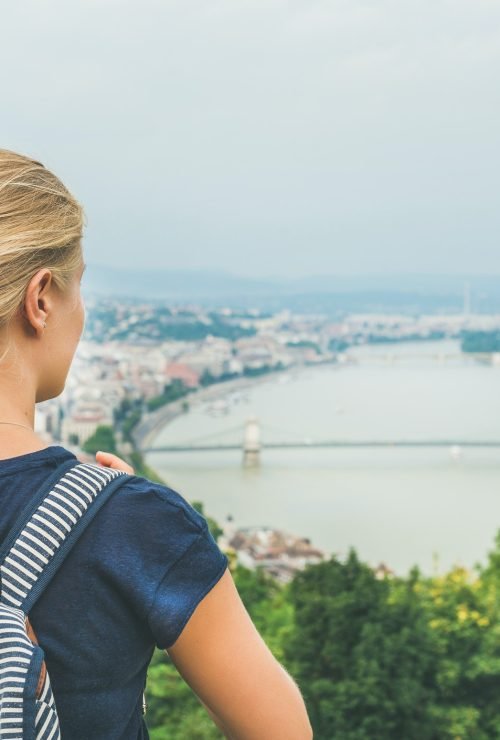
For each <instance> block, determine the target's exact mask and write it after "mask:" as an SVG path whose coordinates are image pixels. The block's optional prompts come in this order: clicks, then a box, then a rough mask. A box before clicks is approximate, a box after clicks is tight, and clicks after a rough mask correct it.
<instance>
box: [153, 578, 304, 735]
mask: <svg viewBox="0 0 500 740" xmlns="http://www.w3.org/2000/svg"><path fill="white" fill-rule="evenodd" d="M167 652H168V654H169V655H170V657H171V658H172V660H173V662H174V663H175V665H176V667H177V669H178V670H179V672H180V674H181V675H182V676H183V678H184V679H185V681H186V682H187V683H188V684H189V685H190V687H191V688H192V689H193V691H194V692H195V693H196V694H197V696H198V697H199V698H200V700H201V701H202V702H203V703H204V704H205V705H206V707H207V708H208V709H209V710H210V712H211V713H212V714H213V715H215V716H216V717H217V718H218V719H219V720H220V722H221V725H222V726H224V728H226V729H227V731H228V733H229V735H230V736H231V737H232V738H234V739H235V740H260V738H262V739H264V738H266V740H268V739H271V738H272V739H273V740H281V739H282V738H283V740H285V738H286V739H287V740H308V739H309V738H311V737H312V731H311V727H310V724H309V719H308V716H307V712H306V709H305V706H304V702H303V699H302V696H301V694H300V691H299V689H298V687H297V685H296V684H295V682H294V681H293V679H292V678H291V676H290V675H289V674H288V673H287V672H286V670H285V669H284V668H283V666H282V665H281V664H280V663H279V662H278V661H277V660H276V659H275V658H274V656H273V654H272V653H271V651H270V650H269V648H268V647H267V645H266V643H265V642H264V640H263V638H262V637H261V635H260V633H259V632H258V630H257V628H256V627H255V625H254V624H253V622H252V620H251V618H250V615H249V614H248V612H247V610H246V609H245V606H244V604H243V602H242V601H241V598H240V596H239V594H238V590H237V588H236V585H235V583H234V580H233V577H232V575H231V572H230V570H229V569H228V568H226V570H225V572H224V573H223V575H222V576H221V578H220V579H219V580H218V581H217V583H216V584H215V586H214V587H213V588H212V589H211V590H210V591H209V592H208V593H207V595H206V596H205V597H204V598H203V599H202V600H201V601H200V602H199V604H198V605H197V607H196V609H195V610H194V612H193V614H192V616H191V617H190V619H189V620H188V622H187V624H186V625H185V627H184V629H183V631H182V632H181V634H180V636H179V637H178V638H177V640H176V642H175V643H174V644H173V645H172V646H171V647H170V648H169V649H168V651H167Z"/></svg>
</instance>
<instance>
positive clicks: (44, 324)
mask: <svg viewBox="0 0 500 740" xmlns="http://www.w3.org/2000/svg"><path fill="white" fill-rule="evenodd" d="M46 326H47V324H46V323H45V321H44V322H43V328H44V329H45V327H46Z"/></svg>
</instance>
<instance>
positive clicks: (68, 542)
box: [0, 461, 131, 614]
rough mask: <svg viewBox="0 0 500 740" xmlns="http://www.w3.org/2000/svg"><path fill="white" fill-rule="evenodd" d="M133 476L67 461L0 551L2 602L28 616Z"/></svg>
mask: <svg viewBox="0 0 500 740" xmlns="http://www.w3.org/2000/svg"><path fill="white" fill-rule="evenodd" d="M130 477H131V476H130V475H129V474H128V473H125V472H123V471H121V470H112V469H110V468H102V467H100V466H98V465H93V464H90V463H76V464H75V462H74V461H70V462H69V463H68V462H65V463H63V465H62V466H60V468H58V469H57V470H56V471H55V472H54V474H53V475H52V476H51V477H50V478H49V480H48V481H46V483H45V485H44V486H42V488H41V489H40V490H39V491H38V493H37V495H36V496H35V497H34V499H33V500H32V501H31V502H30V505H29V506H28V507H27V509H25V510H24V511H23V513H22V514H21V516H20V517H19V519H18V520H17V522H16V523H15V525H14V527H13V528H12V530H11V533H10V535H9V536H8V537H7V539H6V541H5V543H4V545H3V547H2V549H1V551H0V563H1V565H0V579H1V584H0V587H1V592H0V603H4V604H7V605H9V606H14V607H16V608H18V609H22V611H23V612H24V613H25V614H28V613H29V612H30V610H31V608H32V607H33V605H34V604H35V602H36V600H37V599H38V598H39V596H40V595H41V594H42V592H43V590H44V589H45V587H46V586H47V585H48V583H49V581H50V580H51V578H52V577H53V576H54V575H55V573H56V571H57V569H58V568H59V567H60V565H61V564H62V562H63V560H64V558H65V556H66V554H67V553H68V551H69V550H70V548H71V547H72V546H73V545H74V543H75V542H76V541H77V540H78V538H79V537H80V535H81V534H82V533H83V531H84V529H85V528H86V527H87V526H88V525H89V524H90V521H91V520H92V519H93V518H94V516H95V515H96V514H97V512H98V511H99V509H100V508H101V507H102V506H103V504H104V503H106V501H107V500H108V498H109V497H110V496H111V495H112V494H113V493H114V491H115V490H116V488H118V487H119V486H121V485H122V484H123V483H124V482H125V480H127V479H128V478H130Z"/></svg>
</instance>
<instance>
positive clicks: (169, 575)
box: [149, 524, 228, 648]
mask: <svg viewBox="0 0 500 740" xmlns="http://www.w3.org/2000/svg"><path fill="white" fill-rule="evenodd" d="M227 565H228V558H227V556H226V555H225V554H224V553H223V552H222V551H221V550H220V549H219V547H218V545H217V543H216V542H215V540H214V538H213V537H212V534H211V533H210V531H209V529H208V527H207V525H206V524H205V525H204V526H203V528H202V531H200V533H199V534H198V535H197V536H196V537H195V538H194V540H193V541H192V542H191V544H190V545H189V547H188V548H187V550H185V551H184V552H183V553H182V555H181V556H180V557H179V559H178V560H177V561H176V562H175V563H174V564H173V565H172V566H171V567H169V568H168V570H167V572H166V573H165V576H164V578H163V579H162V580H161V582H160V584H159V585H158V589H157V591H156V594H155V597H154V601H153V604H152V606H151V609H150V610H149V624H150V628H151V631H152V633H153V635H154V637H155V641H156V644H157V646H158V647H159V648H168V647H171V645H173V644H174V642H175V641H176V640H177V638H178V637H179V635H180V634H181V632H182V630H183V628H184V627H185V625H186V623H187V622H188V620H189V618H190V616H191V615H192V613H193V612H194V610H195V609H196V607H197V606H198V604H199V603H200V601H201V600H202V599H203V597H204V596H206V594H207V593H208V592H209V591H210V590H211V589H212V587H213V586H215V584H216V583H217V581H218V580H219V579H220V578H221V576H222V574H223V573H224V571H225V570H226V567H227Z"/></svg>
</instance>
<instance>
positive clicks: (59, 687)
mask: <svg viewBox="0 0 500 740" xmlns="http://www.w3.org/2000/svg"><path fill="white" fill-rule="evenodd" d="M71 459H74V460H75V463H76V462H78V461H77V458H76V457H75V455H74V454H73V453H72V452H70V451H69V450H67V449H66V448H65V447H61V446H59V445H52V446H50V447H47V448H45V449H43V450H39V451H36V452H30V453H27V454H25V455H20V456H18V457H13V458H9V459H7V460H1V459H0V543H1V542H3V541H4V540H5V538H6V536H7V534H8V532H9V530H10V529H11V527H12V526H13V525H14V524H15V520H16V518H17V516H18V515H19V514H20V513H21V512H22V510H23V509H24V507H25V506H26V505H27V503H28V502H29V499H30V497H32V496H33V495H34V494H35V493H36V492H37V491H38V489H39V488H40V486H41V485H42V484H43V483H44V481H45V480H46V479H47V478H48V477H49V476H50V475H51V474H52V473H53V471H54V470H55V469H56V468H57V467H58V466H59V465H60V464H61V463H62V462H63V461H65V460H71ZM227 565H228V559H227V557H226V555H225V554H224V553H223V552H222V551H221V550H220V549H219V547H218V546H217V544H216V542H215V540H214V538H213V537H212V535H211V534H210V532H209V530H208V527H207V522H206V519H205V518H204V517H203V516H201V514H199V513H198V512H197V511H195V509H193V507H192V506H191V505H190V504H189V503H188V502H187V501H186V499H185V498H183V496H181V495H180V494H179V493H177V492H176V491H174V490H173V489H171V488H169V487H167V486H164V485H161V484H158V483H153V482H151V481H149V480H147V479H146V478H141V477H139V476H133V477H131V478H130V479H129V480H128V481H126V482H125V483H124V484H123V485H122V486H121V487H119V488H118V489H117V490H116V491H115V492H114V493H113V495H112V496H111V498H110V499H109V500H108V501H107V502H106V503H105V504H104V506H103V507H102V509H101V510H100V511H99V512H98V513H97V515H96V517H95V519H93V520H92V521H91V523H90V524H89V526H88V528H87V529H86V530H85V532H84V533H83V534H82V536H81V537H80V539H79V540H78V541H77V542H76V544H75V546H74V548H73V549H72V550H71V551H70V553H69V554H68V555H67V557H66V559H65V560H64V562H63V564H62V566H61V568H60V570H59V571H58V572H57V574H56V575H55V577H54V579H53V580H52V581H51V582H50V584H49V585H48V587H47V589H46V591H45V592H44V593H43V594H42V596H41V597H40V598H39V600H38V601H37V603H36V604H35V606H34V607H33V609H32V611H31V614H30V621H31V623H32V625H33V628H34V630H35V633H36V635H37V638H38V642H39V643H40V646H41V647H42V648H43V650H44V652H45V658H46V664H47V668H48V672H49V675H50V680H51V683H52V688H53V691H54V696H55V700H56V706H57V710H58V713H59V719H60V723H61V734H62V737H63V738H65V740H89V739H90V738H92V740H138V738H147V737H148V733H147V730H146V726H145V723H144V721H143V718H142V713H141V706H142V691H143V688H144V684H145V681H146V672H147V667H148V664H149V661H150V660H151V656H152V654H153V650H154V648H155V646H158V647H160V648H168V647H170V646H171V645H173V644H174V642H175V641H176V639H177V638H178V637H179V635H180V633H181V632H182V629H183V627H184V626H185V624H186V622H187V621H188V619H189V617H190V616H191V614H192V613H193V611H194V609H195V608H196V606H197V605H198V603H199V602H200V601H201V599H203V597H204V596H205V595H206V594H207V593H208V592H209V591H210V589H211V588H212V587H213V586H214V585H215V584H216V583H217V581H218V580H219V579H220V578H221V576H222V574H223V573H224V571H225V569H226V567H227Z"/></svg>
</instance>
